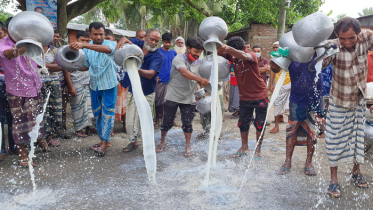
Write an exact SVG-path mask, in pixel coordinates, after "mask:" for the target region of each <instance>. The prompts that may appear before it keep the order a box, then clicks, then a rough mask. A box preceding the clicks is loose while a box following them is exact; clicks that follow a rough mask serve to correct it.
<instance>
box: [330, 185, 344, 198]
mask: <svg viewBox="0 0 373 210" xmlns="http://www.w3.org/2000/svg"><path fill="white" fill-rule="evenodd" d="M339 189H340V186H339V184H330V185H329V188H328V193H327V194H328V195H329V196H330V197H332V198H340V197H341V191H340V190H339Z"/></svg>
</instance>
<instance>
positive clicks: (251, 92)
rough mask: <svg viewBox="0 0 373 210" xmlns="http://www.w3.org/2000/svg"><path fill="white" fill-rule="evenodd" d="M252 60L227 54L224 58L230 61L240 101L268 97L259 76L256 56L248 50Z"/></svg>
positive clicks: (265, 86)
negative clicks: (244, 59)
mask: <svg viewBox="0 0 373 210" xmlns="http://www.w3.org/2000/svg"><path fill="white" fill-rule="evenodd" d="M248 53H249V54H250V55H251V56H252V57H253V60H252V61H242V60H241V59H236V58H234V57H233V56H231V55H229V54H225V58H226V59H227V60H229V61H230V62H232V64H233V69H234V74H235V76H236V80H237V85H238V92H239V96H240V100H241V101H255V100H261V99H265V98H267V97H268V91H267V85H266V83H265V82H264V80H263V78H262V77H261V76H260V73H259V67H258V58H257V57H256V54H255V53H254V52H248Z"/></svg>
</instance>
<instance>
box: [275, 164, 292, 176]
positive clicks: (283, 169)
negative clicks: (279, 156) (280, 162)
mask: <svg viewBox="0 0 373 210" xmlns="http://www.w3.org/2000/svg"><path fill="white" fill-rule="evenodd" d="M288 173H290V167H285V166H281V168H280V170H279V171H277V175H285V174H288Z"/></svg>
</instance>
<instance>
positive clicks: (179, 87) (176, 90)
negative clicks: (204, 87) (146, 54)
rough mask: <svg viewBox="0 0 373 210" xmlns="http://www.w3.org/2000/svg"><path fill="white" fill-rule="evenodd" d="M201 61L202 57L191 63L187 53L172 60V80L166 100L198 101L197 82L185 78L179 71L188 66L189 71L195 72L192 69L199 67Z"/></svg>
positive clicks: (182, 102)
mask: <svg viewBox="0 0 373 210" xmlns="http://www.w3.org/2000/svg"><path fill="white" fill-rule="evenodd" d="M200 63H201V60H200V59H198V60H196V61H193V62H192V63H190V62H189V60H188V58H187V57H186V55H185V53H184V54H181V55H177V56H176V57H175V58H174V60H173V61H172V67H171V75H170V82H169V83H168V86H167V93H166V96H165V100H168V101H173V102H177V103H181V104H194V103H195V102H196V100H195V98H194V91H195V88H196V84H197V82H196V81H194V80H189V79H187V78H185V77H184V76H183V75H182V74H181V73H180V72H179V69H180V68H186V69H188V71H190V72H193V70H192V69H197V68H198V66H199V64H200Z"/></svg>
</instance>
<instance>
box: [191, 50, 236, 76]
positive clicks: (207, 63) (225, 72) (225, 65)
mask: <svg viewBox="0 0 373 210" xmlns="http://www.w3.org/2000/svg"><path fill="white" fill-rule="evenodd" d="M212 64H213V59H212V55H208V56H207V57H205V58H203V60H202V62H201V64H200V65H199V67H198V73H199V75H200V76H201V77H203V78H205V79H210V75H211V69H212ZM230 68H231V66H230V65H229V62H228V61H227V59H225V58H224V57H222V56H218V81H219V82H222V81H225V80H226V79H227V78H228V76H229V73H230V72H231V69H230Z"/></svg>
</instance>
